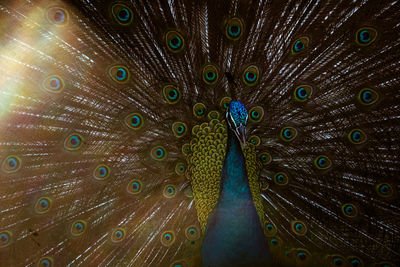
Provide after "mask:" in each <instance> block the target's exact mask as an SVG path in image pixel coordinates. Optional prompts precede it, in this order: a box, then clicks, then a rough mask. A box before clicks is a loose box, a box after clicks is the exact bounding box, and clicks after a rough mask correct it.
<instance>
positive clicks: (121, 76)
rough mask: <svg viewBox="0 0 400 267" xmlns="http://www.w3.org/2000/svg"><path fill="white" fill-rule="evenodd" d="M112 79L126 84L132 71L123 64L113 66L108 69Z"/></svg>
mask: <svg viewBox="0 0 400 267" xmlns="http://www.w3.org/2000/svg"><path fill="white" fill-rule="evenodd" d="M108 74H109V75H110V77H111V79H112V80H113V81H114V82H116V83H119V84H125V83H127V82H128V81H129V78H130V73H129V70H128V68H127V67H125V66H122V65H116V66H112V67H111V68H109V70H108Z"/></svg>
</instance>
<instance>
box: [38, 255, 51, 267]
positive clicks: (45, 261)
mask: <svg viewBox="0 0 400 267" xmlns="http://www.w3.org/2000/svg"><path fill="white" fill-rule="evenodd" d="M51 266H53V258H51V257H43V258H40V260H39V262H38V267H51Z"/></svg>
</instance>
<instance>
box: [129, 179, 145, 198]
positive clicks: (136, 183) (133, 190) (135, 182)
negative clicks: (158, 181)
mask: <svg viewBox="0 0 400 267" xmlns="http://www.w3.org/2000/svg"><path fill="white" fill-rule="evenodd" d="M142 187H143V184H142V181H140V180H139V179H132V180H131V181H129V183H128V185H127V187H126V190H127V191H128V193H130V194H133V195H136V194H139V193H140V192H141V191H142Z"/></svg>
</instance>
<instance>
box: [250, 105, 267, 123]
mask: <svg viewBox="0 0 400 267" xmlns="http://www.w3.org/2000/svg"><path fill="white" fill-rule="evenodd" d="M263 117H264V109H263V108H262V107H260V106H256V107H253V108H251V109H250V110H249V120H250V122H254V123H258V122H261V121H262V119H263Z"/></svg>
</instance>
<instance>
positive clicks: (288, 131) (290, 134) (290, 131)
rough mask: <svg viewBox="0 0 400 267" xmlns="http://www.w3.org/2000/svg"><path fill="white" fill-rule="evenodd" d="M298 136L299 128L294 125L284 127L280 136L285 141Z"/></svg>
mask: <svg viewBox="0 0 400 267" xmlns="http://www.w3.org/2000/svg"><path fill="white" fill-rule="evenodd" d="M296 136H297V130H296V129H295V128H293V127H289V126H288V127H283V128H282V130H281V132H280V137H281V139H282V140H283V141H285V142H290V141H293V140H294V139H295V138H296Z"/></svg>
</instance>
